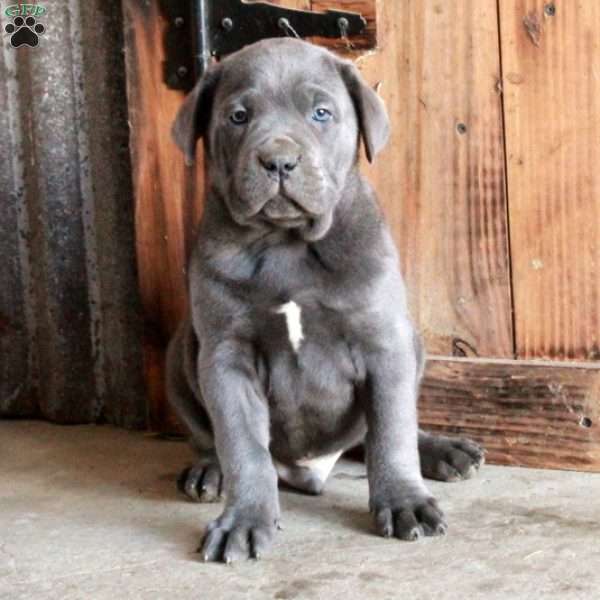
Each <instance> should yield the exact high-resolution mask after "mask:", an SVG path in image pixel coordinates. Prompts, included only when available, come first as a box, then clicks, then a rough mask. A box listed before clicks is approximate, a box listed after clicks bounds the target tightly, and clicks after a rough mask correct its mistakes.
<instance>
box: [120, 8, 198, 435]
mask: <svg viewBox="0 0 600 600" xmlns="http://www.w3.org/2000/svg"><path fill="white" fill-rule="evenodd" d="M123 7H124V13H125V20H126V45H125V49H126V64H127V86H128V100H129V121H130V126H131V136H130V147H131V154H132V163H133V180H134V194H135V227H136V245H137V263H138V277H139V285H140V290H141V297H142V303H143V309H144V324H145V326H144V355H145V369H146V380H147V386H148V393H149V414H150V425H151V427H152V428H155V429H161V428H165V427H166V428H171V427H172V425H173V423H174V419H173V415H172V413H171V412H170V410H169V408H168V406H167V403H166V401H165V397H164V384H163V381H164V353H165V349H166V345H167V341H168V339H169V338H170V336H171V334H172V333H173V331H174V330H175V328H176V327H177V324H178V322H179V321H180V319H181V318H182V317H183V315H184V314H185V312H186V310H187V295H186V284H185V264H186V256H187V253H188V252H189V249H190V246H191V243H192V240H193V239H194V227H195V225H196V223H197V221H198V219H199V217H200V213H201V209H202V193H201V190H202V186H203V169H202V167H201V165H202V160H201V156H200V160H199V161H198V163H197V164H198V165H200V167H199V168H198V167H197V168H196V169H189V168H186V167H185V166H184V162H183V157H182V155H181V152H180V151H179V149H178V148H177V147H176V146H175V144H174V143H173V142H172V140H171V135H170V130H171V124H172V121H173V119H174V117H175V114H176V112H177V109H178V107H179V105H180V104H181V102H182V100H183V94H182V93H181V92H177V91H173V90H169V89H168V88H167V87H166V86H165V85H164V84H163V82H162V76H163V74H162V61H163V43H162V36H163V31H164V25H165V22H164V20H163V19H162V16H161V14H160V12H159V10H158V3H157V1H156V0H152V1H151V2H147V3H139V2H135V1H134V0H126V1H125V2H124V3H123Z"/></svg>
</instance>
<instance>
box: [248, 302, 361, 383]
mask: <svg viewBox="0 0 600 600" xmlns="http://www.w3.org/2000/svg"><path fill="white" fill-rule="evenodd" d="M259 323H261V325H260V331H259V337H260V339H261V342H262V343H261V345H262V347H263V350H264V351H266V354H267V355H268V356H269V364H270V365H272V367H273V368H275V367H276V365H279V366H282V365H283V364H285V365H286V369H287V370H290V371H293V372H295V373H296V374H297V376H302V377H303V378H305V379H311V377H312V376H313V375H314V374H315V373H319V372H323V371H327V372H328V373H329V374H330V375H331V376H332V377H333V378H335V379H337V378H339V379H342V380H354V379H356V377H357V373H358V371H359V370H360V369H359V366H358V365H357V364H356V363H357V358H356V355H357V350H356V345H355V342H354V336H353V331H352V327H351V323H350V320H348V319H346V318H345V315H344V314H343V311H335V310H332V309H330V308H325V307H323V306H322V305H321V304H320V303H319V302H312V301H304V302H303V301H302V300H300V299H292V300H288V301H286V302H283V303H275V304H273V306H271V307H270V308H269V309H268V310H267V311H266V312H263V314H262V318H260V319H259ZM311 374H312V375H311Z"/></svg>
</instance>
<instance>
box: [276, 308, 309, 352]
mask: <svg viewBox="0 0 600 600" xmlns="http://www.w3.org/2000/svg"><path fill="white" fill-rule="evenodd" d="M277 313H278V314H280V315H285V322H286V324H287V330H288V335H289V337H290V343H291V344H292V348H293V349H294V352H298V350H299V348H300V344H301V343H302V340H303V339H304V334H303V333H302V319H301V313H302V311H301V310H300V307H299V306H298V305H297V304H296V303H295V302H293V301H292V300H290V301H289V302H286V303H285V304H282V305H281V306H280V307H279V308H278V309H277Z"/></svg>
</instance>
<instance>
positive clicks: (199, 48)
mask: <svg viewBox="0 0 600 600" xmlns="http://www.w3.org/2000/svg"><path fill="white" fill-rule="evenodd" d="M161 9H162V11H163V14H164V15H165V18H166V19H167V22H168V25H167V29H166V31H165V56H166V59H165V62H164V66H163V69H164V81H165V83H166V84H167V86H168V87H170V88H172V89H177V90H190V89H191V88H192V86H193V85H194V81H195V80H196V79H197V78H198V77H200V76H201V75H202V73H203V72H204V70H205V69H206V67H207V66H208V65H209V64H210V62H211V60H213V59H218V58H220V57H222V56H225V55H226V54H231V53H232V52H235V51H236V50H239V49H240V48H243V47H244V46H246V45H248V44H251V43H253V42H257V41H258V40H261V39H264V38H269V37H282V36H286V35H287V36H295V37H299V38H305V37H312V36H316V37H327V38H346V37H350V36H353V35H359V34H360V33H362V31H363V30H364V28H365V26H366V21H365V19H364V18H363V17H362V15H360V14H358V13H354V12H347V11H338V10H328V11H326V12H312V11H306V10H295V9H291V8H281V7H280V6H276V5H274V4H269V3H268V2H253V3H247V2H244V1H242V0H186V1H182V0H180V1H177V0H163V1H162V2H161Z"/></svg>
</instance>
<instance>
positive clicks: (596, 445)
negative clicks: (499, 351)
mask: <svg viewBox="0 0 600 600" xmlns="http://www.w3.org/2000/svg"><path fill="white" fill-rule="evenodd" d="M599 393H600V368H597V367H596V366H590V365H586V364H585V363H577V364H572V365H569V364H568V363H554V362H543V361H510V360H480V359H448V358H441V357H432V358H431V359H430V360H429V362H428V365H427V370H426V376H425V379H424V382H423V387H422V393H421V398H420V403H419V421H420V423H421V425H422V426H423V427H424V429H426V430H428V431H434V432H438V433H450V434H460V435H466V436H469V437H472V438H474V439H475V440H477V441H479V442H481V443H482V444H483V445H484V446H485V448H486V449H487V451H488V454H487V457H486V460H488V462H491V463H496V464H506V465H519V466H527V467H542V468H556V469H576V470H582V471H600V403H599V402H598V394H599Z"/></svg>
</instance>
